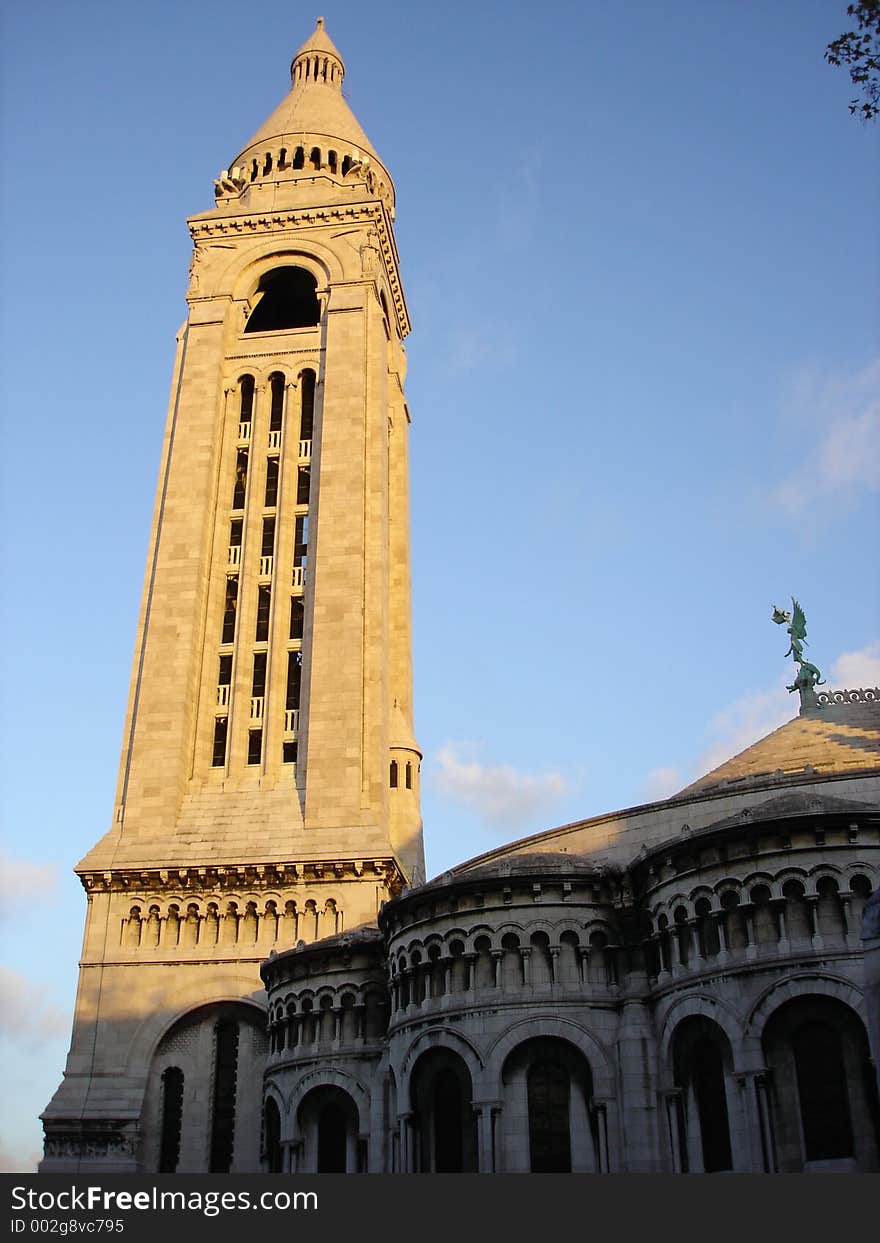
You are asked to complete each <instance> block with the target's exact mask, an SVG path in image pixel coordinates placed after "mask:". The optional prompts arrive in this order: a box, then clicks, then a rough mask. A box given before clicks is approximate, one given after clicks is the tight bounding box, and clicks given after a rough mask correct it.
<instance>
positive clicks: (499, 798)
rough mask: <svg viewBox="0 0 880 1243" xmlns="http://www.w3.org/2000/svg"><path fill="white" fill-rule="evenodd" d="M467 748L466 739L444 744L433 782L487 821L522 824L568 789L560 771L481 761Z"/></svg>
mask: <svg viewBox="0 0 880 1243" xmlns="http://www.w3.org/2000/svg"><path fill="white" fill-rule="evenodd" d="M466 748H467V744H465V743H449V744H448V745H447V746H445V747H443V748H441V750H440V752H439V754H438V756H437V770H436V772H435V773H434V777H433V781H434V785H435V786H436V788H437V789H438V790H439V791H440V792H441V793H442V794H445V795H446V796H447V798H450V799H453V800H454V801H455V802H457V803H461V804H463V805H464V806H465V807H469V808H471V810H473V811H476V812H477V813H478V815H479V816H480V817H481V818H482V820H483V821H484V822H485V823H486V824H487V825H492V826H503V827H506V828H518V827H521V826H522V825H524V824H526V823H528V822H529V821H531V820H533V819H534V818H536V817H538V816H539V814H542V813H545V812H546V811H548V810H549V808H550V807H552V805H553V804H554V803H555V802H556V801H557V800H558V799H559V798H561V797H562V796H563V795H564V794H566V793H567V792H568V788H569V787H568V783H567V782H566V780H565V778H564V777H563V776H562V775H561V773H555V772H549V773H538V774H530V773H521V772H518V771H517V770H516V769H515V768H513V767H512V766H510V765H507V764H504V765H484V764H480V763H479V762H478V761H477V760H475V759H473V758H470V757H468V756H465V755H463V754H462V751H463V749H466Z"/></svg>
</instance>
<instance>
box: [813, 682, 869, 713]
mask: <svg viewBox="0 0 880 1243" xmlns="http://www.w3.org/2000/svg"><path fill="white" fill-rule="evenodd" d="M834 704H880V686H862V687H859V689H858V690H855V689H853V690H840V691H819V693H818V695H817V696H816V707H817V708H830V707H832V706H833V705H834Z"/></svg>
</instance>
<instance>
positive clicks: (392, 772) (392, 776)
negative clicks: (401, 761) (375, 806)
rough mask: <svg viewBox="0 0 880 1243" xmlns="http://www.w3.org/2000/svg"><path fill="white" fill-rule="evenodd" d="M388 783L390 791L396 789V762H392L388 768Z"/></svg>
mask: <svg viewBox="0 0 880 1243" xmlns="http://www.w3.org/2000/svg"><path fill="white" fill-rule="evenodd" d="M388 783H389V785H390V786H391V789H392V790H396V789H397V760H392V761H391V765H390V768H389V774H388Z"/></svg>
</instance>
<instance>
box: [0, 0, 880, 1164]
mask: <svg viewBox="0 0 880 1243" xmlns="http://www.w3.org/2000/svg"><path fill="white" fill-rule="evenodd" d="M845 9H846V5H845V0H839V2H837V0H748V2H738V0H737V2H734V0H670V2H669V3H666V4H657V3H654V2H653V0H628V2H627V3H626V4H623V3H611V2H610V0H605V2H603V3H599V2H593V0H577V2H571V3H565V2H563V0H548V2H547V3H545V4H544V5H542V6H540V7H539V8H538V7H536V6H532V5H526V4H520V3H506V4H500V3H483V4H474V3H468V4H465V3H459V2H455V3H439V4H431V5H428V4H414V3H412V2H411V0H410V2H409V3H402V2H393V0H374V2H373V3H371V4H370V5H364V4H362V3H354V2H349V0H338V2H337V3H336V5H335V7H333V8H332V9H327V10H325V11H324V15H325V17H326V21H327V28H328V31H329V33H330V35H331V37H332V38H333V39H334V41H335V42H336V44H337V46H338V47H339V48H340V50H341V52H342V54H343V56H344V58H345V60H346V64H347V71H348V72H347V77H346V94H347V97H348V99H349V101H350V102H351V104H352V107H353V108H354V110H355V113H356V115H357V116H358V118H359V120H360V121H361V123H362V125H363V127H364V129H365V130H366V132H367V133H368V134H369V135H370V138H371V140H372V141H373V143H374V145H375V146H376V148H377V149H378V151H379V152H380V154H381V155H382V157H383V160H384V161H385V163H386V164H387V165H388V166H389V167H390V168H391V170H392V173H393V175H394V177H395V181H396V186H397V193H398V220H397V237H398V243H399V248H400V252H401V259H402V265H403V275H404V280H405V285H406V291H407V297H408V301H409V304H410V309H411V312H412V318H413V323H414V331H413V334H412V336H411V338H410V340H409V343H408V353H409V376H408V380H407V392H408V397H409V402H410V406H411V409H412V413H413V420H414V422H413V428H412V442H411V443H412V520H413V584H414V618H413V621H414V633H415V656H416V674H415V676H416V686H415V692H416V713H417V720H416V725H417V735H418V737H419V740H420V742H421V744H422V747H423V749H424V752H425V767H424V775H425V779H424V801H423V813H424V819H425V833H426V844H427V852H428V866H429V871H431V872H432V873H436V872H440V871H443V870H444V869H445V868H447V867H449V866H451V865H453V864H454V863H456V862H458V861H460V860H462V859H465V858H467V857H469V856H472V855H474V854H477V853H479V852H481V851H483V850H486V849H489V848H490V847H492V846H494V845H496V844H498V843H501V842H503V841H506V840H510V839H512V838H515V837H519V836H522V835H523V834H526V833H530V832H534V831H536V830H539V829H541V828H549V827H551V826H553V825H555V824H559V823H564V822H566V821H569V820H575V819H579V818H582V817H585V816H589V815H593V814H597V813H600V812H602V811H607V810H610V809H612V808H614V807H619V806H626V805H631V804H634V803H638V802H642V801H646V800H648V799H650V798H652V797H661V796H662V795H664V794H666V793H670V792H672V791H673V790H675V789H677V788H680V787H681V786H683V785H684V784H686V783H687V782H688V781H689V780H692V779H693V778H694V777H696V776H697V775H699V773H700V772H701V771H705V770H706V769H707V768H708V767H711V766H712V765H713V764H714V763H717V762H720V761H721V760H723V759H724V758H726V757H727V756H728V755H731V754H733V753H735V752H736V751H738V750H741V749H742V747H743V746H745V745H747V744H748V743H749V742H751V741H753V740H754V739H755V738H757V737H759V736H760V735H762V734H763V733H766V732H767V731H768V730H769V729H771V728H773V727H774V726H775V725H777V724H779V723H781V722H782V721H784V720H785V719H787V718H788V717H790V716H791V715H793V714H794V711H795V706H794V705H793V704H792V702H791V700H790V698H789V697H788V695H787V694H786V692H785V690H784V684H785V682H786V681H787V680H789V677H790V671H791V666H790V665H787V664H786V663H785V662H784V661H783V659H782V657H783V653H784V652H785V647H786V636H785V635H784V633H783V632H782V631H781V630H779V629H777V628H776V627H774V626H773V625H772V624H771V623H770V620H769V615H770V610H771V605H772V604H774V603H779V604H785V603H786V601H787V597H788V596H790V595H791V594H795V595H797V596H798V598H799V599H800V600H801V602H802V603H803V605H804V607H805V609H806V612H807V618H808V624H809V636H808V637H809V641H810V648H809V655H810V657H811V659H812V660H813V661H814V662H815V663H816V664H818V665H819V666H820V667H821V668H822V669H823V671H825V672H826V675H827V676H828V677H829V680H830V681H831V682H832V683H834V684H837V685H843V684H847V685H853V684H858V685H866V684H876V682H877V681H878V680H880V676H878V669H880V642H878V638H880V624H878V614H880V609H878V578H877V574H876V558H877V544H878V495H877V492H878V479H880V471H878V465H877V463H878V448H880V402H878V388H880V351H878V347H877V342H878V314H877V298H876V289H877V277H878V244H877V230H876V228H875V227H874V226H873V224H872V222H873V220H874V219H875V218H876V216H877V197H878V196H877V167H878V162H877V140H878V134H880V131H878V129H877V128H876V127H874V128H873V129H872V128H870V127H866V126H864V125H863V124H861V123H859V122H858V121H855V120H853V119H852V118H851V117H850V115H849V112H848V110H847V102H848V100H849V98H850V94H851V92H850V86H849V82H848V80H847V78H846V76H845V74H843V73H842V72H841V71H839V70H832V69H831V68H830V67H828V66H826V65H825V64H824V63H823V60H822V51H823V49H824V47H825V45H826V44H827V43H828V41H829V40H830V39H832V38H834V37H835V36H836V35H837V34H839V33H840V32H841V31H842V30H843V29H844V28H845V27H846V16H845ZM246 13H247V24H243V23H244V22H245V17H244V14H245V10H243V9H242V6H241V5H240V4H237V3H235V4H234V3H231V0H212V2H211V3H210V4H207V3H206V2H205V0H191V3H188V4H179V3H175V2H172V0H152V2H151V3H150V4H149V5H143V4H134V3H131V2H130V0H123V2H120V0H116V2H115V3H109V2H108V3H97V2H94V0H79V2H78V3H77V4H75V5H74V4H68V3H61V2H60V0H56V2H49V0H27V2H25V0H10V2H8V3H7V4H6V6H5V13H4V16H3V26H4V28H3V32H2V33H3V45H4V49H3V64H2V77H3V85H2V160H0V168H2V177H3V198H2V203H3V209H2V210H3V226H4V227H3V229H2V248H3V253H2V263H3V273H4V282H3V285H4V288H3V302H2V339H3V344H4V355H5V364H4V365H5V383H4V396H5V401H4V420H5V423H6V427H5V435H4V455H3V487H2V490H0V493H2V505H3V520H2V525H0V530H2V539H3V548H2V556H3V565H4V570H5V574H4V590H3V601H4V619H3V626H4V637H5V642H4V644H3V645H2V653H0V658H2V678H3V686H4V690H5V694H4V696H3V700H4V703H3V710H2V719H0V729H2V748H0V756H2V764H3V769H4V771H3V802H2V816H3V835H4V859H5V863H4V875H3V904H2V915H3V921H4V924H3V943H4V951H5V958H6V966H5V967H3V968H2V969H0V971H2V975H0V984H2V989H3V1003H2V1009H3V1014H4V1028H3V1031H2V1033H0V1044H2V1046H3V1054H4V1059H5V1064H6V1065H7V1066H16V1067H17V1068H18V1069H19V1072H20V1073H18V1074H17V1075H16V1080H17V1082H16V1083H15V1084H14V1085H12V1086H11V1087H10V1088H9V1089H8V1091H7V1096H6V1101H5V1105H6V1108H5V1109H4V1117H3V1118H2V1119H0V1145H2V1147H0V1167H3V1168H11V1169H21V1168H27V1166H28V1164H29V1163H30V1161H31V1160H32V1158H33V1154H34V1153H36V1152H37V1151H38V1149H39V1136H40V1128H39V1124H38V1123H37V1122H36V1114H37V1113H38V1112H39V1110H40V1109H41V1108H42V1107H43V1106H44V1105H45V1103H46V1101H47V1100H48V1098H49V1096H50V1095H51V1093H52V1091H53V1090H54V1088H55V1086H56V1084H57V1082H58V1080H59V1078H60V1072H61V1069H62V1066H63V1061H64V1054H65V1051H66V1047H67V1041H68V1036H69V1021H70V1014H71V1012H72V1006H73V998H74V990H75V983H76V961H77V956H78V950H79V946H80V943H81V934H82V922H83V917H84V911H85V900H84V897H83V895H82V892H81V890H80V887H79V884H78V882H77V881H76V879H75V878H74V877H73V876H72V873H71V868H72V866H73V864H74V863H75V862H76V861H77V860H78V859H79V858H80V857H81V856H82V855H83V854H84V853H85V851H86V850H87V849H88V848H89V846H90V845H91V844H92V843H93V842H94V841H95V840H96V839H97V838H98V837H99V836H100V835H101V834H102V833H103V832H104V830H105V829H106V828H107V826H108V823H109V816H110V812H111V804H112V799H113V790H114V784H115V777H116V765H117V762H118V755H119V745H120V738H121V730H122V719H123V713H124V707H125V699H126V695H127V691H128V678H129V672H130V662H131V654H132V650H133V643H134V632H135V625H136V620H137V609H138V603H139V598H140V591H141V582H142V574H143V567H144V560H145V556H146V548H147V538H148V532H149V523H150V517H151V510H152V504H153V495H154V488H155V481H156V474H157V470H158V464H159V452H160V447H161V439H162V432H163V426H164V418H165V408H166V402H167V395H168V387H169V383H170V375H171V365H172V360H173V351H174V334H175V332H176V330H177V328H178V327H179V325H180V323H181V321H182V320H183V317H184V315H185V310H186V308H185V302H184V292H185V288H186V281H187V268H188V264H189V237H188V234H187V230H186V226H185V224H184V218H185V216H186V215H188V214H191V213H195V212H198V211H203V210H205V209H207V208H208V207H210V206H211V205H212V202H213V193H212V186H213V179H214V178H215V177H216V176H217V175H218V173H219V171H220V169H221V168H223V167H224V166H226V165H227V164H228V162H229V161H230V159H231V158H232V157H233V155H235V154H236V153H237V151H238V150H240V148H241V147H242V146H243V144H244V142H245V141H246V139H247V138H248V137H249V136H250V134H251V133H253V132H254V131H255V130H256V129H257V128H258V126H259V125H260V124H261V122H262V121H263V120H264V119H265V117H266V116H267V115H268V114H269V113H270V112H271V110H272V109H273V108H274V107H275V105H276V104H277V102H278V101H279V100H280V98H281V97H282V96H283V94H284V93H285V91H286V89H287V85H288V78H287V68H288V65H289V61H290V58H291V55H292V53H293V52H294V50H295V49H296V48H297V47H298V46H299V44H300V43H301V42H302V41H303V40H304V39H305V38H306V36H307V35H308V34H309V33H310V31H311V29H312V28H313V25H314V18H315V16H316V13H315V11H314V9H313V8H312V7H305V6H303V5H301V4H285V5H278V4H267V3H264V2H263V0H255V2H254V3H252V4H251V5H250V6H248V8H247V10H246Z"/></svg>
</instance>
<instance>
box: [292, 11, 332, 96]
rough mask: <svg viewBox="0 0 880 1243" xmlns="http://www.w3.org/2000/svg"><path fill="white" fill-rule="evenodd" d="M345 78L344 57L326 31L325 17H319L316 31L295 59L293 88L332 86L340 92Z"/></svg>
mask: <svg viewBox="0 0 880 1243" xmlns="http://www.w3.org/2000/svg"><path fill="white" fill-rule="evenodd" d="M344 76H345V65H344V64H343V63H342V57H341V56H340V55H339V53H338V52H337V50H336V48H335V47H334V45H333V40H332V39H331V38H330V36H329V35H328V34H327V31H326V30H325V29H324V19H323V17H318V18H316V19H315V29H314V30H313V31H312V33H311V35H310V36H309V38H308V39H306V41H305V43H304V44H303V45H302V47H301V48H300V49H299V51H298V52H297V54H296V56H294V58H293V64H292V65H291V66H290V83H291V86H296V85H300V86H332V87H334V88H335V89H336V90H339V89H340V88H341V86H342V79H343V77H344Z"/></svg>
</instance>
